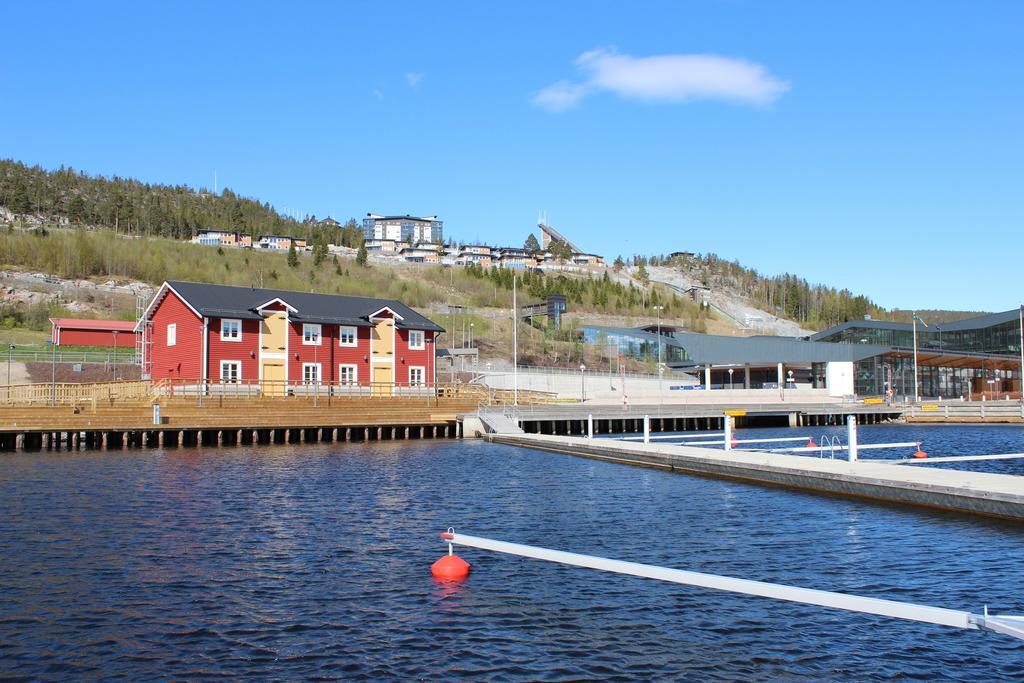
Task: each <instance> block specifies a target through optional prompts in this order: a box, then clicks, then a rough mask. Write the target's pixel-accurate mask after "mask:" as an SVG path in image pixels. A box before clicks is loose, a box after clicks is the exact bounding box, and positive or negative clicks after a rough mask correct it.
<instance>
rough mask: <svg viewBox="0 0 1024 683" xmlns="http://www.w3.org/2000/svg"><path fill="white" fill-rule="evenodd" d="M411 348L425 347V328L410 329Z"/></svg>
mask: <svg viewBox="0 0 1024 683" xmlns="http://www.w3.org/2000/svg"><path fill="white" fill-rule="evenodd" d="M409 348H410V349H423V348H424V343H423V330H409Z"/></svg>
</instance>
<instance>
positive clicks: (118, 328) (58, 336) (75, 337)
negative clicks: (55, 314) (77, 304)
mask: <svg viewBox="0 0 1024 683" xmlns="http://www.w3.org/2000/svg"><path fill="white" fill-rule="evenodd" d="M50 324H51V325H53V329H52V330H51V332H50V341H52V342H53V343H54V344H57V345H58V346H117V347H120V348H128V349H131V348H135V335H136V334H137V333H136V332H135V323H134V322H132V321H125V320H90V319H84V318H50Z"/></svg>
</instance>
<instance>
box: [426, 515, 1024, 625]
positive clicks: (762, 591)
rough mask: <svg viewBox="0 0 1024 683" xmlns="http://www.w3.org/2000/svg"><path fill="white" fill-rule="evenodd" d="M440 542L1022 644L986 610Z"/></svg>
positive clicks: (499, 545) (454, 539)
mask: <svg viewBox="0 0 1024 683" xmlns="http://www.w3.org/2000/svg"><path fill="white" fill-rule="evenodd" d="M441 537H442V538H443V539H444V540H445V541H446V542H447V543H448V544H449V550H450V549H451V545H453V544H454V545H462V546H467V547H471V548H479V549H481V550H491V551H494V552H499V553H505V554H508V555H518V556H520V557H529V558H533V559H536V560H544V561H547V562H556V563H558V564H566V565H571V566H573V567H585V568H588V569H598V570H601V571H606V572H615V573H617V574H628V575H630V576H639V577H642V578H647V579H657V580H659V581H669V582H672V583H680V584H684V585H687V586H698V587H701V588H710V589H714V590H723V591H729V592H732V593H741V594H743V595H753V596H758V597H762V598H774V599H776V600H788V601H790V602H799V603H803V604H806V605H817V606H819V607H831V608H834V609H844V610H849V611H852V612H861V613H864V614H876V615H879V616H883V617H893V618H896V619H908V620H911V621H919V622H923V623H927V624H938V625H940V626H951V627H953V628H963V629H987V630H989V631H996V632H998V633H1002V634H1005V635H1008V636H1012V637H1014V638H1020V639H1022V640H1024V617H1021V616H1012V615H990V614H988V610H987V609H985V610H984V611H983V613H982V614H973V613H971V612H966V611H961V610H954V609H946V608H943V607H930V606H928V605H916V604H913V603H909V602H897V601H894V600H884V599H881V598H869V597H864V596H860V595H849V594H846V593H834V592H831V591H822V590H814V589H811V588H798V587H794V586H785V585H782V584H778V583H766V582H764V581H752V580H750V579H737V578H733V577H729V576H718V575H715V574H703V573H700V572H691V571H686V570H683V569H671V568H669V567H658V566H656V565H650V564H639V563H637V562H625V561H623V560H612V559H608V558H604V557H596V556H593V555H581V554H579V553H570V552H565V551H561V550H551V549H548V548H539V547H536V546H530V545H520V544H518V543H508V542H506V541H496V540H493V539H489V538H481V537H478V536H467V535H465V534H457V533H454V531H453V530H451V529H449V531H448V532H446V533H443V534H441Z"/></svg>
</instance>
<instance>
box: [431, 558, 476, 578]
mask: <svg viewBox="0 0 1024 683" xmlns="http://www.w3.org/2000/svg"><path fill="white" fill-rule="evenodd" d="M430 573H431V574H433V575H434V578H435V579H441V580H442V581H461V580H462V579H464V578H466V577H467V576H469V562H466V561H465V560H464V559H462V558H461V557H459V556H458V555H445V556H444V557H442V558H441V559H440V560H438V561H437V562H435V563H434V564H432V565H430Z"/></svg>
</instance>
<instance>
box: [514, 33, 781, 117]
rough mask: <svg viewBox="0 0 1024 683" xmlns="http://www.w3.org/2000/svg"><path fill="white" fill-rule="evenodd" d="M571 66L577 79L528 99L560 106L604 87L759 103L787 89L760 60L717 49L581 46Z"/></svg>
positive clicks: (666, 97) (635, 95) (641, 94)
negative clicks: (667, 51)
mask: <svg viewBox="0 0 1024 683" xmlns="http://www.w3.org/2000/svg"><path fill="white" fill-rule="evenodd" d="M576 66H577V68H578V69H579V70H580V71H581V72H582V75H583V80H581V81H579V82H572V81H558V82H557V83H554V84H552V85H549V86H548V87H546V88H544V89H542V90H540V91H539V92H537V93H535V94H534V96H533V98H532V102H533V104H534V105H536V106H538V107H541V108H542V109H547V110H549V111H565V110H566V109H569V108H571V107H573V106H574V105H576V104H577V103H579V102H580V101H581V100H582V99H583V98H585V97H586V96H587V95H589V94H591V93H594V92H600V91H606V92H611V93H614V94H616V95H618V96H619V97H621V98H623V99H632V100H644V101H648V102H661V101H665V102H687V101H689V100H694V99H716V100H728V101H733V102H739V103H742V104H753V105H763V104H768V103H770V102H774V101H775V100H777V99H778V98H779V97H781V96H782V94H783V93H784V92H786V91H787V90H789V83H787V82H786V81H783V80H780V79H779V78H776V77H775V76H773V75H772V74H770V73H769V72H768V70H767V69H765V68H764V67H763V66H761V65H760V64H755V63H753V62H748V61H746V60H743V59H735V58H732V57H719V56H717V55H659V56H654V57H633V56H631V55H624V54H619V53H618V52H617V51H616V50H615V49H614V48H601V49H597V50H591V51H589V52H584V53H583V54H582V55H580V56H579V57H578V58H577V59H576Z"/></svg>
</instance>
